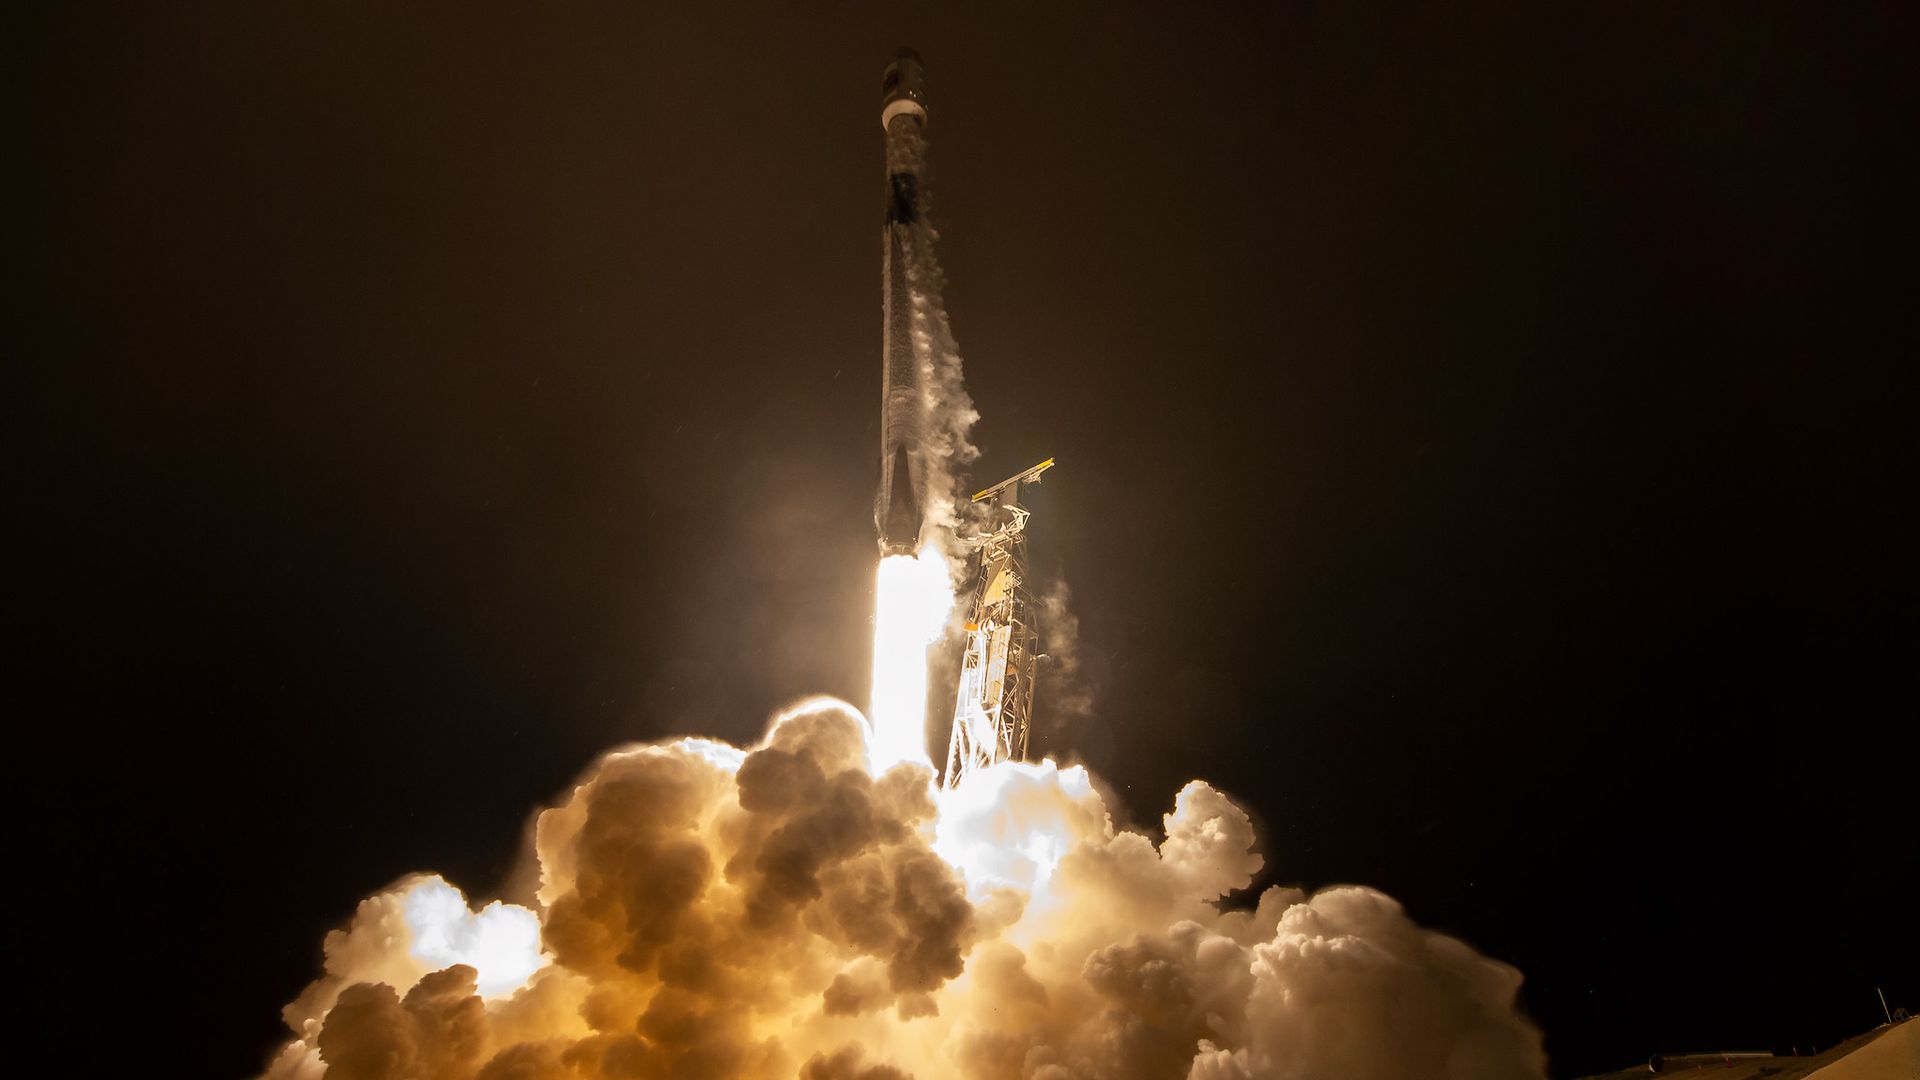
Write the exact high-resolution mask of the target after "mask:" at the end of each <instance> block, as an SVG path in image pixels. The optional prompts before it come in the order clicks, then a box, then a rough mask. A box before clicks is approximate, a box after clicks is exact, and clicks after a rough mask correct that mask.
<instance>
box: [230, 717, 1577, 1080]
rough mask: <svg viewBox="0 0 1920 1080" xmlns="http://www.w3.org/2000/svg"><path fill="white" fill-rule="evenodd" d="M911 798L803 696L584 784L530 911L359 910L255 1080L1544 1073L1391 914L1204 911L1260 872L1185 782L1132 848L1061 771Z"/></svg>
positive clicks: (1467, 960) (845, 727)
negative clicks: (763, 729) (755, 725)
mask: <svg viewBox="0 0 1920 1080" xmlns="http://www.w3.org/2000/svg"><path fill="white" fill-rule="evenodd" d="M930 779H931V778H930V775H929V773H928V772H927V770H926V768H925V767H924V766H921V765H917V764H912V763H903V764H899V765H895V766H894V767H892V768H890V769H888V770H886V771H885V772H883V773H881V774H879V775H877V776H876V775H874V774H873V773H872V772H871V771H870V769H869V758H868V750H867V735H866V725H865V722H864V720H863V719H862V718H861V717H860V716H859V714H857V713H856V712H854V711H853V710H852V709H851V708H849V707H847V706H845V705H842V704H839V703H837V702H833V701H829V700H824V699H822V700H815V701H811V702H807V703H803V704H801V705H799V706H796V707H795V708H793V709H792V710H790V711H788V712H786V713H784V714H782V715H781V716H778V717H776V718H775V721H774V724H773V726H772V727H771V729H770V730H769V732H768V734H767V736H766V737H765V739H764V740H763V742H762V743H761V744H760V745H759V746H757V747H755V748H753V749H752V750H750V751H742V750H738V749H735V748H733V747H730V746H726V745H724V744H721V743H716V742H709V741H705V740H698V739H686V740H681V741H679V742H673V743H666V744H660V745H649V746H637V747H631V748H628V749H624V750H621V751H618V752H615V753H612V754H609V755H607V756H606V757H605V758H603V759H602V760H600V761H599V762H598V763H597V764H595V765H594V766H593V767H592V768H591V769H590V770H589V771H588V772H587V774H586V775H585V776H584V778H583V779H582V780H581V781H580V782H579V784H578V785H577V786H576V787H575V788H574V789H573V790H572V792H571V793H570V794H569V795H568V796H567V797H566V798H565V799H564V800H563V801H562V802H561V803H560V805H558V806H555V807H554V808H552V809H549V810H547V811H545V812H544V813H542V814H541V815H540V818H539V821H538V826H537V829H536V835H535V849H536V853H537V858H538V860H539V875H540V887H539V891H538V901H537V903H538V910H537V912H534V911H529V910H527V909H518V908H508V907H501V906H490V907H487V908H483V909H482V910H481V911H479V912H477V913H476V912H473V911H471V910H470V909H469V908H468V906H467V904H466V902H465V900H464V898H460V897H459V896H458V894H457V893H455V892H453V891H452V889H451V887H449V886H447V885H446V883H444V882H442V881H440V880H439V879H438V878H415V879H409V880H407V881H403V882H401V883H399V884H398V885H396V886H395V887H394V888H393V889H391V890H388V891H387V892H384V893H382V894H381V895H379V896H375V897H372V898H370V899H369V900H367V901H366V902H364V903H363V904H362V905H361V906H360V909H359V910H358V912H357V913H356V914H355V916H354V919H353V922H352V925H350V926H349V927H347V928H346V929H344V930H341V931H337V932H335V933H334V934H332V935H330V936H329V938H328V940H327V943H326V958H327V960H326V973H325V975H324V976H323V977H322V978H321V979H320V980H319V981H318V982H316V983H314V984H313V986H312V987H310V988H309V989H308V991H307V992H306V993H305V994H303V995H302V996H301V998H300V999H299V1000H298V1001H296V1002H294V1003H293V1004H292V1005H290V1006H288V1008H287V1010H286V1018H287V1020H288V1023H289V1025H290V1026H291V1027H292V1029H293V1032H294V1036H295V1038H294V1039H293V1040H292V1041H291V1042H290V1043H289V1045H288V1046H287V1047H286V1048H285V1050H284V1052H283V1053H281V1054H280V1056H279V1057H278V1058H276V1059H275V1061H274V1062H273V1064H272V1065H271V1066H270V1067H269V1069H268V1071H267V1074H266V1075H267V1076H269V1077H274V1078H293V1077H318V1076H321V1075H325V1076H328V1077H332V1078H335V1080H398V1078H401V1077H411V1078H428V1077H430V1078H437V1080H456V1078H459V1080H465V1078H477V1080H561V1078H568V1080H576V1078H587V1077H635V1078H650V1077H747V1078H757V1077H782V1078H786V1077H801V1078H804V1080H900V1078H904V1077H917V1078H920V1080H935V1078H947V1077H954V1078H960V1077H965V1078H981V1080H988V1078H993V1080H999V1078H1008V1080H1013V1078H1020V1080H1079V1078H1095V1077H1181V1076H1186V1077H1189V1078H1192V1080H1226V1078H1250V1077H1273V1078H1298V1080H1308V1078H1342V1080H1392V1078H1408V1080H1412V1078H1422V1080H1432V1078H1459V1080H1465V1078H1469V1077H1471V1078H1475V1080H1488V1078H1492V1080H1500V1078H1509V1077H1511V1078H1516V1080H1517V1078H1522V1077H1541V1076H1543V1058H1542V1053H1541V1047H1540V1037H1539V1035H1538V1033H1537V1032H1536V1031H1535V1030H1534V1029H1533V1028H1532V1027H1531V1026H1530V1025H1528V1024H1527V1023H1526V1022H1525V1021H1524V1020H1523V1019H1522V1018H1521V1017H1520V1016H1519V1015H1518V1014H1517V1013H1516V1011H1515V1007H1514V999H1515V994H1516V991H1517V988H1518V986H1519V983H1520V977H1519V974H1518V972H1516V971H1514V970H1513V969H1512V968H1509V967H1507V966H1505V965H1502V964H1499V963H1496V962H1494V961H1491V960H1488V959H1486V958H1484V957H1481V956H1479V955H1477V954H1475V953H1474V952H1473V951H1472V950H1471V949H1469V948H1468V947H1467V946H1465V945H1463V944H1461V943H1460V942H1458V941H1455V940H1453V939H1450V938H1447V937H1444V936H1442V935H1439V934H1435V933H1431V932H1428V931H1424V930H1421V929H1420V928H1419V927H1417V926H1415V925H1414V924H1413V923H1412V922H1411V921H1409V920H1408V919H1407V917H1406V916H1405V915H1404V913H1403V912H1402V911H1401V909H1400V907H1399V906H1398V905H1397V904H1395V903H1394V902H1393V901H1392V900H1390V899H1388V898H1387V897H1385V896H1382V895H1381V894H1379V893H1377V892H1374V891H1372V890H1369V889H1364V888H1338V889H1330V890H1327V891H1324V892H1321V893H1318V894H1317V895H1313V896H1307V895H1305V894H1303V893H1301V892H1300V891H1299V890H1294V889H1282V888H1270V889H1268V890H1266V892H1265V893H1264V894H1262V895H1261V896H1260V898H1259V900H1258V904H1257V906H1256V907H1254V908H1253V909H1252V910H1239V911H1222V910H1221V908H1220V906H1219V902H1220V901H1221V898H1222V897H1224V896H1226V895H1227V894H1228V893H1230V892H1233V891H1234V890H1238V889H1243V888H1245V887H1246V886H1247V885H1248V884H1249V883H1250V882H1251V880H1252V879H1253V876H1254V874H1255V873H1256V872H1257V871H1258V870H1259V868H1260V866H1261V858H1260V856H1259V855H1258V854H1256V853H1255V837H1254V831H1253V827H1252V824H1251V822H1250V821H1249V819H1248V817H1247V815H1246V814H1245V813H1244V812H1242V811H1241V810H1240V809H1239V808H1238V807H1236V806H1235V805H1234V804H1233V803H1232V801H1231V800H1229V799H1228V798H1227V797H1226V796H1224V795H1222V794H1221V793H1220V792H1218V791H1216V790H1214V789H1213V788H1211V787H1209V786H1208V785H1207V784H1206V783H1204V782H1202V781H1198V780H1196V781H1194V782H1192V783H1189V784H1188V785H1187V786H1186V787H1185V788H1184V789H1183V790H1181V792H1180V793H1179V795H1178V797H1177V799H1176V800H1175V803H1174V807H1173V809H1172V811H1171V812H1170V813H1168V814H1167V815H1166V816H1165V818H1164V822H1163V825H1164V836H1163V838H1161V839H1160V840H1159V841H1158V842H1157V843H1156V842H1155V840H1154V839H1153V838H1152V837H1149V836H1147V835H1144V834H1141V833H1136V832H1130V831H1124V830H1119V829H1116V828H1115V826H1114V825H1113V823H1112V819H1111V818H1110V816H1109V814H1108V808H1107V806H1106V804H1105V802H1104V801H1103V799H1102V797H1101V795H1100V793H1099V790H1098V788H1097V787H1096V785H1095V783H1094V781H1093V779H1092V777H1090V776H1089V775H1088V774H1087V773H1086V772H1085V771H1084V770H1082V769H1079V768H1064V769H1063V768H1059V767H1056V766H1055V765H1054V764H1053V763H1051V762H1044V763H1040V764H1007V765H1001V766H997V767H994V768H992V769H988V770H985V771H983V772H981V773H979V774H977V775H975V776H974V777H972V778H971V779H970V780H969V781H968V782H967V783H966V784H964V785H962V787H961V788H960V789H958V790H956V791H953V792H945V793H939V794H938V795H936V793H935V791H934V789H933V788H932V786H931V784H930ZM423 896H424V897H425V899H421V898H422V897H423ZM515 912H521V913H522V914H515ZM490 913H491V914H490ZM521 919H537V920H538V926H539V931H540V935H539V941H538V943H537V944H536V943H535V942H533V941H531V940H528V939H526V938H524V937H516V936H515V935H516V933H517V931H516V930H515V928H514V927H515V924H516V923H517V921H518V920H521ZM487 927H492V929H491V930H489V929H487ZM489 935H491V936H489ZM483 940H485V941H487V942H489V944H488V945H486V946H484V947H483V946H482V945H481V942H482V941H483ZM423 949H424V950H425V952H424V953H423ZM423 956H427V957H430V958H428V959H423V958H422V957H423ZM490 991H491V993H490Z"/></svg>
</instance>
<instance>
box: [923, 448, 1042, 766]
mask: <svg viewBox="0 0 1920 1080" xmlns="http://www.w3.org/2000/svg"><path fill="white" fill-rule="evenodd" d="M1052 467H1053V459H1052V458H1048V459H1047V460H1045V461H1043V462H1041V463H1040V464H1038V465H1035V466H1034V467H1033V468H1031V469H1028V470H1027V471H1025V472H1023V473H1020V474H1018V475H1017V476H1012V477H1009V478H1007V479H1005V480H1002V481H1000V482H999V483H998V484H995V485H993V486H992V487H990V488H987V489H986V490H985V491H982V492H980V493H978V494H976V495H975V496H974V497H973V501H974V502H976V503H989V504H990V509H991V514H992V516H991V518H990V519H989V520H990V522H991V525H990V528H991V531H990V532H988V533H986V534H985V535H983V536H981V537H979V538H978V539H977V540H976V541H974V543H976V544H978V547H977V548H976V549H975V552H974V556H973V559H974V566H975V567H976V570H975V573H974V577H973V582H974V585H973V593H972V598H971V600H970V602H969V603H968V606H967V612H966V620H967V621H966V632H967V649H966V654H965V656H964V657H963V658H962V660H961V661H960V689H959V693H958V695H957V697H956V699H955V701H954V706H953V734H952V735H951V736H949V738H948V740H947V769H946V774H945V777H944V779H943V783H944V784H945V786H947V787H953V786H955V785H957V784H958V783H960V781H961V780H963V779H965V778H966V776H967V774H968V773H970V772H972V771H973V770H975V769H983V768H985V767H987V766H989V765H992V764H994V763H995V762H999V761H1024V760H1026V757H1027V740H1028V736H1029V734H1030V732H1031V729H1032V724H1033V682H1034V676H1035V675H1036V674H1037V668H1038V667H1039V663H1040V655H1039V653H1038V652H1036V651H1035V650H1036V649H1037V647H1038V645H1039V640H1040V634H1039V630H1038V628H1037V627H1036V626H1035V624H1034V603H1033V593H1032V590H1031V588H1030V586H1029V579H1028V577H1027V551H1026V529H1027V518H1029V517H1031V516H1032V511H1030V510H1028V509H1027V508H1026V507H1024V506H1022V505H1020V485H1021V484H1033V483H1038V482H1039V480H1040V474H1041V473H1044V472H1046V471H1047V470H1048V469H1050V468H1052Z"/></svg>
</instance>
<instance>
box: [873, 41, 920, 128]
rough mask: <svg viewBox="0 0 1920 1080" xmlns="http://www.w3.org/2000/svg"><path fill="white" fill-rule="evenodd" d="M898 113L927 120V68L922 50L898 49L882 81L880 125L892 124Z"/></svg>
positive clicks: (918, 119)
mask: <svg viewBox="0 0 1920 1080" xmlns="http://www.w3.org/2000/svg"><path fill="white" fill-rule="evenodd" d="M896 116H911V117H913V118H914V119H915V120H917V121H919V122H920V123H922V124H925V123H926V122H927V83H926V68H925V67H923V66H922V65H921V63H920V54H919V53H917V52H914V51H913V50H912V49H901V50H900V51H899V52H897V53H895V54H894V55H893V63H891V64H888V65H887V72H886V74H885V75H884V76H883V77H882V78H881V81H880V126H881V127H882V128H885V127H887V126H888V125H890V124H892V123H893V118H894V117H896Z"/></svg>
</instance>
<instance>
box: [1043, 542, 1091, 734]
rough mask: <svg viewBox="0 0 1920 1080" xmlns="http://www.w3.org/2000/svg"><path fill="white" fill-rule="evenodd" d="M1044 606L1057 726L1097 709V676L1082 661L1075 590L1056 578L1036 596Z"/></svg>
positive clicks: (1050, 706) (1050, 711)
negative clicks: (1095, 678)
mask: <svg viewBox="0 0 1920 1080" xmlns="http://www.w3.org/2000/svg"><path fill="white" fill-rule="evenodd" d="M1034 599H1035V602H1036V603H1037V604H1038V605H1039V607H1040V620H1039V623H1040V649H1041V652H1043V653H1044V654H1045V655H1046V658H1047V674H1046V694H1047V708H1046V711H1045V713H1044V714H1043V715H1044V716H1045V717H1046V718H1047V719H1048V721H1049V722H1050V723H1052V724H1053V725H1055V726H1060V725H1064V724H1066V723H1069V722H1071V721H1073V720H1077V719H1079V718H1080V717H1083V716H1086V715H1088V714H1090V713H1091V712H1093V704H1094V691H1095V687H1094V683H1093V676H1092V674H1091V673H1090V672H1088V671H1087V670H1086V668H1085V666H1084V665H1083V663H1082V655H1081V651H1080V616H1078V615H1075V614H1074V613H1073V590H1072V589H1071V588H1069V587H1068V586H1067V583H1066V581H1065V579H1062V578H1057V577H1056V578H1053V579H1052V580H1051V582H1050V583H1049V584H1048V585H1047V587H1046V588H1045V589H1043V590H1042V591H1041V592H1040V593H1039V595H1037V596H1036V597H1035V598H1034Z"/></svg>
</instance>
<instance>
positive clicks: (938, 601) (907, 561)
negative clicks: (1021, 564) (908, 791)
mask: <svg viewBox="0 0 1920 1080" xmlns="http://www.w3.org/2000/svg"><path fill="white" fill-rule="evenodd" d="M952 611H953V583H952V581H951V579H950V578H949V577H948V574H947V561H946V559H945V558H944V557H942V556H941V555H940V553H939V552H937V551H935V550H933V548H932V546H931V545H926V546H923V547H922V548H921V549H920V554H918V555H914V556H907V555H889V556H887V557H886V558H884V559H881V560H880V571H879V574H878V577H877V578H876V581H875V585H874V607H873V700H872V702H871V704H869V706H868V708H867V717H868V721H869V722H870V723H871V724H872V725H873V739H872V745H871V752H872V755H873V761H872V765H873V771H874V772H875V773H876V774H877V773H882V772H885V771H886V770H887V769H889V768H891V767H892V766H893V765H895V764H898V763H899V762H902V761H917V762H921V763H923V764H931V762H930V761H929V759H928V757H927V647H928V646H929V645H932V644H933V642H934V641H935V640H936V639H937V638H939V636H940V631H941V629H942V628H943V627H944V626H946V623H947V616H948V615H949V614H951V613H952Z"/></svg>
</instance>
